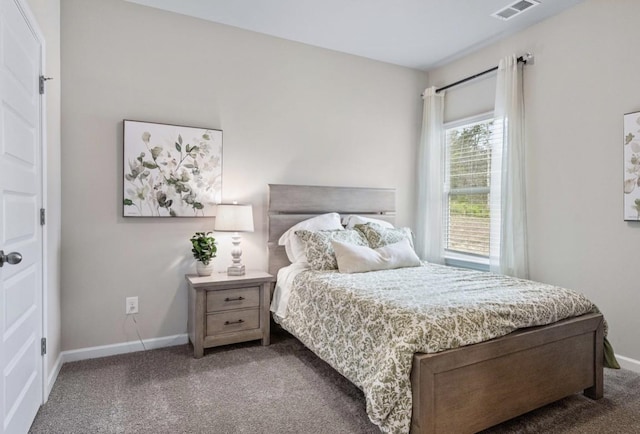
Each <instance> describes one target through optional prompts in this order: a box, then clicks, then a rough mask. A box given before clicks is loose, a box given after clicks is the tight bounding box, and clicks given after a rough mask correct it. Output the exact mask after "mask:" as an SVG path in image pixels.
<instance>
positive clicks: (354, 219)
mask: <svg viewBox="0 0 640 434" xmlns="http://www.w3.org/2000/svg"><path fill="white" fill-rule="evenodd" d="M366 223H376V224H378V225H380V226H382V227H383V228H389V229H392V228H393V225H392V224H391V223H389V222H387V221H384V220H380V219H373V218H371V217H364V216H361V215H355V214H350V215H348V216H345V217H343V218H342V225H343V226H344V227H345V228H346V229H353V228H354V227H355V225H363V224H366Z"/></svg>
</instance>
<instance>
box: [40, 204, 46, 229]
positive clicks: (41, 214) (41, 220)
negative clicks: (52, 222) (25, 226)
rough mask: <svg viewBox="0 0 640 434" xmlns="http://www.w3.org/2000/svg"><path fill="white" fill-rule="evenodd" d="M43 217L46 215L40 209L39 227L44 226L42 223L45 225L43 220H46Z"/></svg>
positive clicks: (42, 209)
mask: <svg viewBox="0 0 640 434" xmlns="http://www.w3.org/2000/svg"><path fill="white" fill-rule="evenodd" d="M45 215H46V213H45V210H44V208H40V226H44V223H45V220H46V219H45Z"/></svg>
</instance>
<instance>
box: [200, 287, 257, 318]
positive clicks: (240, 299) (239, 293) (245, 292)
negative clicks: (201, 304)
mask: <svg viewBox="0 0 640 434" xmlns="http://www.w3.org/2000/svg"><path fill="white" fill-rule="evenodd" d="M258 306H260V288H259V287H257V286H255V287H250V288H234V289H224V290H220V291H207V312H219V311H222V310H229V309H245V308H248V307H258Z"/></svg>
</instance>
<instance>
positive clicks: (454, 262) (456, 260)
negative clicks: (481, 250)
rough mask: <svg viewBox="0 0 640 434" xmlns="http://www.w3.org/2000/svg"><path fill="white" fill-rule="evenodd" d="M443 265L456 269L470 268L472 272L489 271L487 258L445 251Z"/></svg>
mask: <svg viewBox="0 0 640 434" xmlns="http://www.w3.org/2000/svg"><path fill="white" fill-rule="evenodd" d="M444 263H445V265H450V266H452V267H458V268H470V269H472V270H479V271H489V258H485V257H482V256H475V255H465V254H464V253H458V252H450V251H445V253H444Z"/></svg>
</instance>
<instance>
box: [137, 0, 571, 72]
mask: <svg viewBox="0 0 640 434" xmlns="http://www.w3.org/2000/svg"><path fill="white" fill-rule="evenodd" d="M128 1H131V2H134V3H139V4H142V5H146V6H151V7H155V8H159V9H164V10H168V11H172V12H177V13H180V14H184V15H190V16H194V17H198V18H202V19H205V20H210V21H214V22H218V23H223V24H228V25H230V26H234V27H240V28H242V29H246V30H252V31H255V32H259V33H265V34H267V35H272V36H277V37H280V38H284V39H289V40H292V41H298V42H303V43H305V44H310V45H315V46H318V47H323V48H328V49H331V50H336V51H341V52H344V53H349V54H355V55H358V56H363V57H367V58H370V59H375V60H380V61H383V62H389V63H394V64H397V65H403V66H408V67H411V68H417V69H422V70H428V69H430V68H433V67H435V66H438V65H442V64H444V63H446V62H448V61H450V60H453V59H454V58H456V57H460V56H462V55H465V54H468V53H470V52H472V51H474V50H477V49H479V48H480V47H482V46H485V45H487V44H489V43H491V42H494V41H496V40H498V39H501V38H503V37H505V36H507V35H510V34H513V33H516V32H518V31H520V30H522V29H524V28H526V27H528V26H530V25H532V24H535V23H537V22H540V21H542V20H544V19H546V18H548V17H550V16H552V15H555V14H558V13H560V12H562V11H563V10H565V9H567V8H569V7H571V6H573V5H575V4H577V3H580V2H581V1H582V0H542V3H541V4H540V5H538V6H535V7H532V8H530V9H529V10H527V11H525V12H523V13H522V14H520V15H518V16H516V17H514V18H512V19H510V20H508V21H502V20H499V19H497V18H494V17H492V16H491V14H493V13H494V12H496V11H498V10H499V9H502V8H503V7H505V6H507V5H509V4H511V3H514V0H128ZM523 49H524V48H523ZM518 54H521V53H518Z"/></svg>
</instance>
